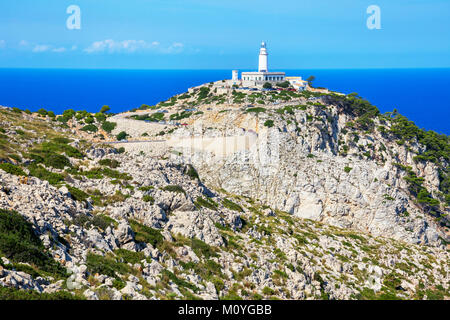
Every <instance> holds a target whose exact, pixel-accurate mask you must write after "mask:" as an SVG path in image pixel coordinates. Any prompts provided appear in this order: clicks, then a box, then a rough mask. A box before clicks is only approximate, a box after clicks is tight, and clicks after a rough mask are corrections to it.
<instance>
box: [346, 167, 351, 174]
mask: <svg viewBox="0 0 450 320" xmlns="http://www.w3.org/2000/svg"><path fill="white" fill-rule="evenodd" d="M344 171H345V172H347V173H349V172H350V171H352V168H350V167H345V168H344Z"/></svg>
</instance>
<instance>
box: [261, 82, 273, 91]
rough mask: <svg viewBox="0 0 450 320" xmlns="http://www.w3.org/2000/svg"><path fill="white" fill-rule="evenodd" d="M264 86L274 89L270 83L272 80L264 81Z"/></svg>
mask: <svg viewBox="0 0 450 320" xmlns="http://www.w3.org/2000/svg"><path fill="white" fill-rule="evenodd" d="M263 88H264V89H272V85H271V84H270V82H266V83H264V85H263Z"/></svg>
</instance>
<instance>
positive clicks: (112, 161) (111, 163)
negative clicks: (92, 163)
mask: <svg viewBox="0 0 450 320" xmlns="http://www.w3.org/2000/svg"><path fill="white" fill-rule="evenodd" d="M98 164H99V165H102V166H108V167H110V168H113V169H114V168H117V167H120V162H119V161H117V160H115V159H102V160H100V161H99V162H98Z"/></svg>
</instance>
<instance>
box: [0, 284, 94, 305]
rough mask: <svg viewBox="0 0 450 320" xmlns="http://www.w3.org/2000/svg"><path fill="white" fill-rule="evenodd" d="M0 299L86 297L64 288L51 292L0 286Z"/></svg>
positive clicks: (66, 298)
mask: <svg viewBox="0 0 450 320" xmlns="http://www.w3.org/2000/svg"><path fill="white" fill-rule="evenodd" d="M0 300H4V301H12V300H86V298H85V297H84V296H81V295H76V294H75V295H74V294H72V293H70V292H68V291H65V290H61V291H56V292H53V293H39V292H37V291H35V290H21V289H16V288H8V287H2V286H0Z"/></svg>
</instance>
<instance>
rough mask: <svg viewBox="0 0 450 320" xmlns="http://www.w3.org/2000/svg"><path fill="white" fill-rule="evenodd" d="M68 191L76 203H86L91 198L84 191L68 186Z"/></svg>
mask: <svg viewBox="0 0 450 320" xmlns="http://www.w3.org/2000/svg"><path fill="white" fill-rule="evenodd" d="M67 189H68V190H69V192H70V195H71V197H72V199H74V200H76V201H86V199H87V198H89V195H88V194H87V193H86V192H84V191H83V190H80V189H78V188H75V187H71V186H67Z"/></svg>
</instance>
